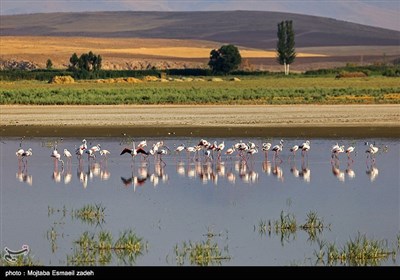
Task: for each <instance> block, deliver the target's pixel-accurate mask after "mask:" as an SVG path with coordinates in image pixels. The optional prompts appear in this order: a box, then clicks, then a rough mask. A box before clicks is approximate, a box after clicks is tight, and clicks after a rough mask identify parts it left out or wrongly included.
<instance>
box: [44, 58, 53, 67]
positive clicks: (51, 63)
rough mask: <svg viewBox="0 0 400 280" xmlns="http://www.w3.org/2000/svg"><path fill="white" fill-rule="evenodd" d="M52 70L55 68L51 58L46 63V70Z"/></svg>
mask: <svg viewBox="0 0 400 280" xmlns="http://www.w3.org/2000/svg"><path fill="white" fill-rule="evenodd" d="M51 68H53V61H51V59H50V58H49V59H48V60H47V61H46V69H49V70H50V69H51Z"/></svg>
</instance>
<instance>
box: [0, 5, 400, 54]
mask: <svg viewBox="0 0 400 280" xmlns="http://www.w3.org/2000/svg"><path fill="white" fill-rule="evenodd" d="M0 19H1V26H0V32H1V33H0V34H1V35H2V36H6V35H31V36H39V35H40V36H86V37H116V38H118V37H124V38H126V37H141V38H167V39H197V40H209V41H215V42H221V43H232V44H236V45H239V46H244V47H252V48H262V49H265V48H275V46H276V29H277V23H278V22H280V21H282V20H293V23H294V29H295V32H296V47H312V46H359V45H361V46H368V45H369V46H371V45H377V46H384V45H395V46H396V45H399V42H400V32H399V31H394V30H388V29H382V28H376V27H371V26H366V25H360V24H355V23H350V22H345V21H339V20H335V19H330V18H323V17H316V16H307V15H299V14H290V13H279V12H267V11H216V12H83V13H46V14H44V13H42V14H24V15H10V16H1V17H0Z"/></svg>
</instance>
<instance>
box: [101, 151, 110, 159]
mask: <svg viewBox="0 0 400 280" xmlns="http://www.w3.org/2000/svg"><path fill="white" fill-rule="evenodd" d="M99 153H100V155H101V156H104V158H107V155H109V154H111V153H110V151H109V150H100V152H99Z"/></svg>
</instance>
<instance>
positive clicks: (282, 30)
mask: <svg viewBox="0 0 400 280" xmlns="http://www.w3.org/2000/svg"><path fill="white" fill-rule="evenodd" d="M277 35H278V43H277V45H276V52H277V60H278V62H279V64H281V65H283V66H284V69H285V75H289V66H290V64H292V63H293V62H294V60H295V58H296V50H295V48H294V45H295V41H294V36H295V35H294V31H293V22H292V21H291V20H286V21H282V22H280V23H278V32H277Z"/></svg>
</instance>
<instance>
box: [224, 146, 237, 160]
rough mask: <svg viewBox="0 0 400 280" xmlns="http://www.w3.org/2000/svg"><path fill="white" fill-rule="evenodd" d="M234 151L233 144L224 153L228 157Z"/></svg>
mask: <svg viewBox="0 0 400 280" xmlns="http://www.w3.org/2000/svg"><path fill="white" fill-rule="evenodd" d="M234 152H235V146H234V145H233V146H232V148H229V149H228V150H226V152H225V155H227V156H229V157H230V158H232V154H233V153H234Z"/></svg>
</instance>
